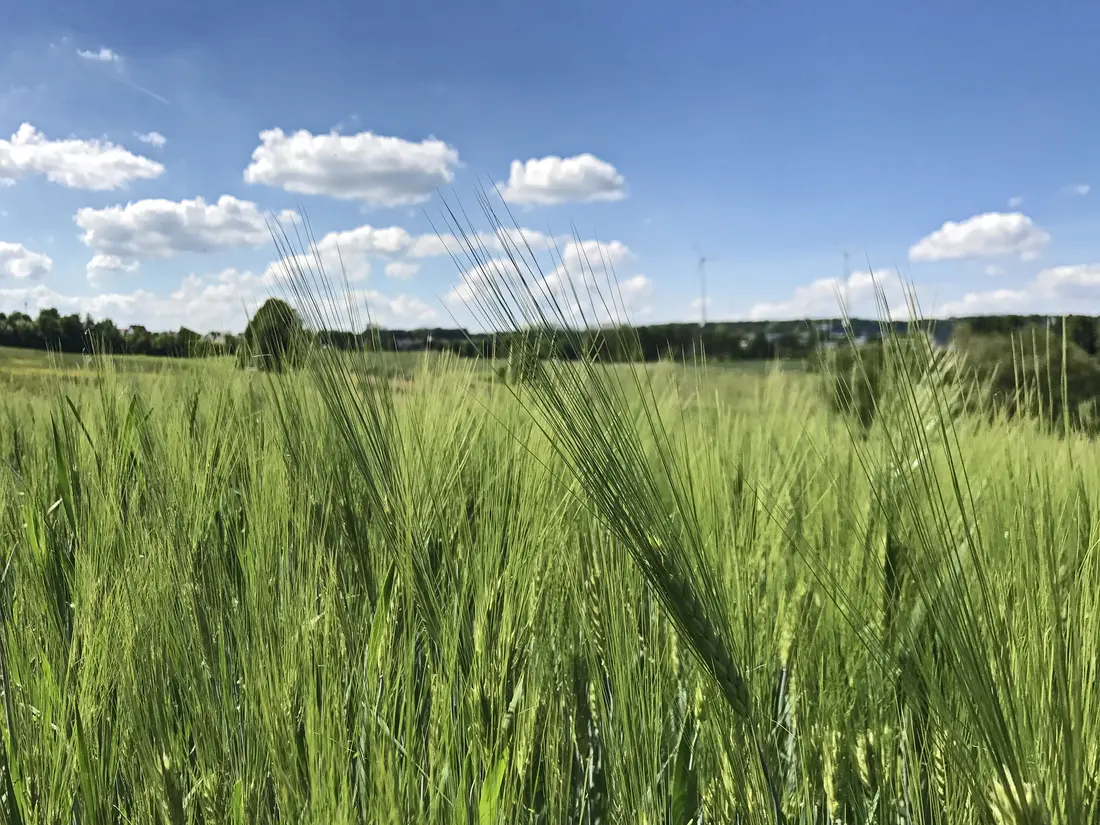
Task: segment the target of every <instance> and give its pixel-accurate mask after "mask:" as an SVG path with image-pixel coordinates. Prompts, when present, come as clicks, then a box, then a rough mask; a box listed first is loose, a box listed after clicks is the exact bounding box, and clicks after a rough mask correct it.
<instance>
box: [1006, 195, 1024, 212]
mask: <svg viewBox="0 0 1100 825" xmlns="http://www.w3.org/2000/svg"><path fill="white" fill-rule="evenodd" d="M1023 205H1024V196H1023V195H1013V196H1012V197H1011V198H1009V199H1008V208H1009V209H1019V208H1020V207H1021V206H1023Z"/></svg>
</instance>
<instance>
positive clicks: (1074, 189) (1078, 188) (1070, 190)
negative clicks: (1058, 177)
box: [1062, 183, 1092, 195]
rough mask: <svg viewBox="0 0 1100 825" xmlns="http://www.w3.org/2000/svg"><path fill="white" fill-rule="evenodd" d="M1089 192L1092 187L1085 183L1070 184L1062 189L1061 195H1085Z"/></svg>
mask: <svg viewBox="0 0 1100 825" xmlns="http://www.w3.org/2000/svg"><path fill="white" fill-rule="evenodd" d="M1091 191H1092V187H1091V186H1089V185H1088V184H1087V183H1071V184H1069V185H1068V186H1063V187H1062V193H1063V194H1065V195H1087V194H1088V193H1089V192H1091Z"/></svg>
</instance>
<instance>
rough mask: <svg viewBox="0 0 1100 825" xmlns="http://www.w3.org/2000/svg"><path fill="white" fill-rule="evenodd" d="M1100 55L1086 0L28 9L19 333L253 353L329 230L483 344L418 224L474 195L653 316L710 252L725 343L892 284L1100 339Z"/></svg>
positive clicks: (967, 308)
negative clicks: (1087, 328) (277, 265)
mask: <svg viewBox="0 0 1100 825" xmlns="http://www.w3.org/2000/svg"><path fill="white" fill-rule="evenodd" d="M1098 38H1100V7H1097V6H1096V4H1090V3H1086V2H1065V3H1060V4H1055V5H1052V6H1036V5H1034V4H1024V3H1022V2H1018V0H1011V1H1010V2H1001V3H997V4H994V3H990V2H973V3H968V4H958V3H951V4H948V3H946V2H924V3H920V4H917V3H908V4H899V3H889V4H887V3H873V2H853V1H852V0H836V1H835V2H832V3H819V4H807V3H793V2H776V3H769V4H764V3H742V4H736V3H734V4H727V3H718V2H700V3H695V4H689V5H682V4H681V5H675V4H668V3H656V2H653V0H642V2H635V3H629V4H628V3H606V2H605V3H592V2H585V3H581V2H573V1H572V0H570V2H558V3H555V4H548V5H536V4H516V3H504V2H481V3H476V4H450V3H443V2H425V1H424V0H414V2H404V3H399V4H398V3H395V4H385V5H377V4H352V3H335V2H326V1H325V0H320V1H319V2H313V3H309V4H306V5H303V4H300V3H295V4H291V3H286V2H283V0H272V2H269V3H265V4H262V5H261V6H255V5H253V4H222V3H212V2H193V3H189V4H176V5H173V6H168V5H167V4H149V3H138V2H133V0H113V1H112V2H99V3H95V4H87V3H77V2H69V1H68V0H65V2H51V3H41V2H28V0H16V2H15V3H14V4H9V6H8V7H6V10H5V25H4V27H3V28H2V29H0V311H11V310H13V309H23V308H24V307H26V308H27V309H28V311H31V312H34V311H36V310H37V309H39V308H41V307H43V306H57V307H58V308H59V309H62V310H63V311H80V312H90V313H91V314H93V315H94V316H96V317H103V316H108V317H112V318H114V319H115V320H116V321H118V322H119V323H120V324H127V323H135V322H137V323H145V324H147V325H149V326H151V327H156V328H174V327H177V326H179V325H180V324H187V325H188V326H191V327H193V328H196V329H200V330H205V329H211V328H218V329H240V328H241V327H243V324H244V318H245V314H244V310H245V308H247V307H255V305H256V304H257V303H258V302H259V301H261V300H262V299H263V297H264V296H265V295H266V294H267V293H268V292H269V291H271V290H272V289H274V288H277V285H273V284H272V275H273V271H272V270H269V265H270V264H271V263H272V260H273V257H274V249H273V246H272V244H271V241H270V239H269V238H268V235H267V229H266V226H265V223H264V220H265V216H267V215H269V214H272V213H276V214H279V213H283V214H285V212H284V210H293V209H303V210H304V211H305V213H306V214H307V215H308V217H309V219H310V222H311V224H312V226H313V229H314V232H315V233H316V235H317V236H318V238H319V239H321V243H322V246H323V247H324V249H325V250H327V252H326V253H325V254H329V253H331V254H334V250H336V249H337V248H338V249H339V251H340V254H341V256H342V257H343V259H344V261H345V263H346V264H348V268H349V274H350V275H351V276H352V277H353V278H354V279H355V280H354V281H353V288H354V289H355V290H356V293H357V295H358V296H359V298H360V299H361V300H362V301H364V302H365V303H366V305H367V306H368V307H369V308H370V310H371V311H372V313H373V314H374V316H375V317H376V319H377V320H378V321H379V322H381V323H384V324H387V325H390V326H397V325H412V324H421V323H425V324H436V323H438V324H441V325H450V324H451V323H452V321H451V315H452V314H453V315H454V316H455V317H457V318H458V319H459V320H460V321H462V322H463V323H465V322H467V321H468V320H469V316H468V315H466V314H465V313H466V310H465V309H463V307H462V298H463V297H467V298H468V297H470V295H472V294H473V292H474V291H476V289H477V286H478V284H477V281H476V277H475V278H474V279H473V280H468V281H467V282H466V285H465V287H462V286H461V281H462V275H461V273H460V272H459V270H458V269H457V268H456V266H455V264H454V262H453V261H452V260H451V259H450V257H449V256H448V255H446V254H441V253H443V252H444V250H442V249H440V248H439V246H438V244H436V245H435V247H434V248H433V245H432V243H431V241H432V239H433V233H432V229H431V226H430V223H429V220H428V217H426V216H425V214H424V213H425V212H427V213H428V215H429V216H433V217H436V218H438V216H439V214H440V212H439V210H440V207H441V205H442V201H441V200H440V198H439V196H438V195H437V194H436V192H437V190H439V189H442V191H443V192H445V193H446V194H447V197H448V198H450V199H452V200H458V201H461V202H462V203H464V204H466V205H467V206H469V207H472V208H475V209H476V203H475V192H476V189H477V186H478V180H479V178H480V179H481V180H483V181H495V182H498V183H500V184H501V186H502V187H503V191H504V193H505V196H506V198H507V199H508V200H509V206H510V208H511V209H512V210H513V211H514V214H515V216H516V218H517V220H518V222H519V223H520V224H521V225H522V226H523V227H524V228H525V229H528V230H530V233H529V234H530V237H532V238H534V239H535V240H536V241H540V242H544V241H545V240H546V238H549V237H555V238H557V237H559V236H561V235H563V234H566V235H567V234H568V233H569V231H570V225H571V223H572V224H575V225H576V228H577V231H578V233H579V235H580V237H581V238H582V239H583V240H584V241H585V244H586V245H585V246H584V252H586V253H592V252H598V253H600V254H601V255H602V256H603V257H604V258H605V259H607V260H609V261H611V263H612V264H613V265H614V268H615V273H616V276H617V277H618V278H619V280H620V282H621V284H622V291H623V295H624V300H626V302H627V303H628V304H629V307H630V310H631V313H632V315H633V317H635V319H637V320H639V321H663V320H686V319H695V318H698V316H699V307H698V300H697V299H698V295H699V287H698V278H697V266H696V252H695V251H694V247H695V245H698V246H699V247H700V248H701V249H702V250H703V251H704V252H706V254H707V255H708V256H710V257H711V258H712V260H711V262H710V263H709V264H708V266H707V276H708V292H709V295H710V301H709V307H708V317H709V318H711V319H722V318H743V317H758V318H759V317H791V316H799V317H801V316H807V315H821V314H834V313H835V310H836V303H837V288H838V287H839V286H843V290H842V294H844V295H846V296H847V298H848V300H849V301H850V304H851V309H852V310H853V311H854V312H857V313H860V314H873V312H874V307H873V301H872V297H871V294H872V293H871V286H870V284H871V276H870V272H869V271H868V263H869V264H870V267H872V268H873V271H874V272H875V273H876V274H877V275H879V276H881V277H883V278H884V279H885V281H884V283H885V285H886V286H887V287H888V288H889V289H890V290H891V294H892V300H893V301H894V302H895V303H899V302H900V296H899V290H898V289H897V288H896V284H897V274H896V273H897V272H898V271H900V272H901V273H902V274H903V275H904V276H905V277H906V278H908V279H911V281H912V282H913V283H914V284H915V285H916V287H917V294H918V297H919V300H920V301H921V305H922V307H923V310H924V312H925V313H927V314H933V313H935V314H952V313H981V312H999V311H1019V312H1030V311H1037V312H1048V311H1049V312H1061V311H1078V312H1091V313H1100V242H1098V238H1097V233H1096V231H1095V229H1096V227H1097V218H1098V217H1100V202H1098V197H1100V192H1097V191H1094V190H1093V186H1094V185H1096V186H1100V144H1098V142H1097V135H1098V134H1100V89H1098V87H1097V84H1096V79H1097V78H1100V49H1097V48H1096V43H1097V40H1098ZM337 135H339V136H337ZM516 161H519V162H520V166H519V167H518V168H516V169H515V170H514V171H513V162H516ZM197 199H201V201H200V200H197ZM330 233H333V234H330ZM536 233H538V234H536ZM326 235H327V236H329V237H328V240H327V241H326V240H324V238H325V236H326ZM565 240H567V239H565ZM597 243H599V244H602V246H597ZM539 248H542V247H539ZM560 248H562V249H563V251H564V253H565V265H566V267H567V268H570V267H571V262H573V263H575V262H576V261H577V260H578V259H579V258H580V253H579V251H578V250H575V249H574V250H570V249H569V248H565V247H560ZM845 253H847V255H848V261H849V265H848V269H847V270H845V264H844V260H845V257H844V256H845ZM265 273H266V274H265ZM846 273H847V274H846ZM456 285H459V286H460V288H459V289H458V290H455V289H454V287H455V286H456Z"/></svg>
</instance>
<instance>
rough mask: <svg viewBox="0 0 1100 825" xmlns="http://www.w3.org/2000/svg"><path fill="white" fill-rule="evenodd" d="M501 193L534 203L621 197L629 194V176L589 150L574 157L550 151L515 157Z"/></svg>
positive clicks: (510, 199) (517, 201) (507, 196)
mask: <svg viewBox="0 0 1100 825" xmlns="http://www.w3.org/2000/svg"><path fill="white" fill-rule="evenodd" d="M501 197H503V198H504V200H506V201H508V202H509V203H519V204H531V205H534V204H538V205H552V204H561V203H569V202H582V203H583V202H586V201H617V200H622V199H623V198H625V197H626V179H625V178H624V177H623V176H622V175H621V174H620V173H619V171H618V170H617V169H616V168H615V167H614V166H612V165H611V164H610V163H608V162H607V161H604V160H600V159H599V158H597V157H596V156H595V155H591V154H588V153H585V154H583V155H576V156H574V157H571V158H560V157H557V156H555V155H549V156H547V157H544V158H531V159H530V160H528V161H527V162H526V163H523V162H522V161H518V160H514V161H512V167H511V172H510V174H509V176H508V183H507V184H505V185H504V186H503V187H502V189H501Z"/></svg>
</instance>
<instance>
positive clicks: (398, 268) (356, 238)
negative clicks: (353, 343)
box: [267, 224, 569, 283]
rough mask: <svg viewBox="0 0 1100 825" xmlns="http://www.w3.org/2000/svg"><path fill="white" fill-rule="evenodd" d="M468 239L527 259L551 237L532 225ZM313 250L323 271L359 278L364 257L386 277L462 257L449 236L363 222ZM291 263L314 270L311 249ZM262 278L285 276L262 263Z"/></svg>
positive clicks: (480, 247) (365, 266)
mask: <svg viewBox="0 0 1100 825" xmlns="http://www.w3.org/2000/svg"><path fill="white" fill-rule="evenodd" d="M469 242H470V243H471V244H472V245H473V247H474V249H475V250H477V251H478V252H479V253H482V252H485V251H488V252H504V251H505V247H508V249H510V250H513V251H514V250H517V249H518V250H519V252H520V254H522V255H523V256H525V257H528V253H527V248H528V246H529V247H530V249H531V251H532V252H534V253H536V254H537V253H539V252H540V251H546V250H547V249H548V248H550V246H551V245H552V244H553V243H555V240H554V239H553V238H551V237H550V236H548V235H545V234H544V233H542V232H539V231H538V230H535V229H526V228H518V229H517V228H516V227H511V228H508V229H501V230H500V234H497V233H496V232H475V233H473V235H472V236H471V238H470V239H469ZM557 242H558V244H559V246H563V245H564V249H565V250H568V248H569V246H568V244H567V242H566V240H565V239H564V238H561V239H557ZM316 252H317V255H319V256H320V260H321V266H322V268H323V269H324V271H325V272H326V273H327V274H329V275H331V276H338V275H339V274H340V273H341V272H344V273H346V274H347V277H348V279H349V280H352V281H361V280H364V279H365V278H367V277H368V275H369V274H370V271H371V265H370V260H369V259H370V258H374V257H380V258H385V259H388V261H389V262H388V263H387V265H386V274H387V275H388V276H389V277H391V278H407V277H411V276H412V275H414V274H415V273H416V272H417V271H418V270H419V265H418V264H416V263H414V261H416V260H422V259H425V258H435V257H440V256H445V255H452V254H453V255H457V256H459V257H460V258H461V257H464V256H465V254H466V249H465V246H464V243H463V242H462V241H460V240H458V239H456V238H455V237H453V236H451V235H443V236H440V235H437V234H435V233H425V234H423V235H413V234H411V233H410V232H408V231H407V230H406V229H404V228H403V227H400V226H386V227H376V226H371V225H369V224H364V225H363V226H357V227H355V228H354V229H347V230H342V231H335V232H329V233H328V234H327V235H325V236H324V237H323V238H321V239H320V240H319V241H317V245H316ZM410 259H411V260H410ZM297 262H298V263H299V264H302V265H303V266H305V265H307V264H308V265H309V266H312V267H313V268H314V269H316V265H317V264H316V257H315V256H314V255H313V254H312V253H311V254H310V255H309V256H308V257H307V258H299V259H298V261H297ZM267 277H268V279H269V281H270V282H272V283H275V282H278V281H284V280H285V279H286V278H285V271H284V268H283V266H282V265H281V264H280V263H273V264H272V265H271V266H270V267H268V271H267Z"/></svg>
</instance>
